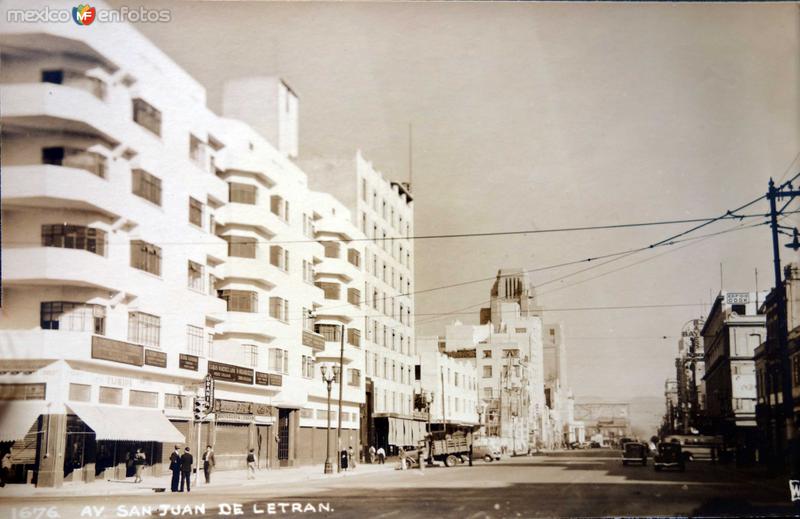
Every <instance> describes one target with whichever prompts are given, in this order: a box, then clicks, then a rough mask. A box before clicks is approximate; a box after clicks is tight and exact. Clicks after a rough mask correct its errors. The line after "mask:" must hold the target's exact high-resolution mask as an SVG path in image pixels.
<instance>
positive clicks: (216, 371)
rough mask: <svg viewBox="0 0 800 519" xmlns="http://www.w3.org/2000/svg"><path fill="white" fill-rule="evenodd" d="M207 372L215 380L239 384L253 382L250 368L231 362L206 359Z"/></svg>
mask: <svg viewBox="0 0 800 519" xmlns="http://www.w3.org/2000/svg"><path fill="white" fill-rule="evenodd" d="M208 374H209V375H211V376H212V377H214V378H215V379H217V380H227V381H229V382H239V383H240V384H252V383H253V370H252V369H249V368H243V367H241V366H234V365H232V364H222V363H221V362H213V361H208Z"/></svg>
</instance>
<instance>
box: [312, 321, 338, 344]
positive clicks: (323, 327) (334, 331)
mask: <svg viewBox="0 0 800 519" xmlns="http://www.w3.org/2000/svg"><path fill="white" fill-rule="evenodd" d="M314 331H316V332H317V333H318V334H320V335H322V336H323V337H325V341H326V342H339V341H341V335H339V333H340V332H341V327H339V326H337V325H335V324H315V325H314Z"/></svg>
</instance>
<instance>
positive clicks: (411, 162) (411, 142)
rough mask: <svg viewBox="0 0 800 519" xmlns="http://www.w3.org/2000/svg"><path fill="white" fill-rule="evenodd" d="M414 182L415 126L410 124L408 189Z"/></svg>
mask: <svg viewBox="0 0 800 519" xmlns="http://www.w3.org/2000/svg"><path fill="white" fill-rule="evenodd" d="M413 181H414V125H413V124H412V123H408V189H409V191H410V190H411V189H412V183H413Z"/></svg>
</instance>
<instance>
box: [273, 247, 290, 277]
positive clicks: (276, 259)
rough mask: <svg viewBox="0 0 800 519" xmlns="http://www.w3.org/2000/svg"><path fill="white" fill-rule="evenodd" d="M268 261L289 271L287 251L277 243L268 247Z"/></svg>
mask: <svg viewBox="0 0 800 519" xmlns="http://www.w3.org/2000/svg"><path fill="white" fill-rule="evenodd" d="M269 262H270V263H271V264H272V265H274V266H276V267H278V268H279V269H281V270H283V271H285V272H289V251H288V250H286V249H284V248H283V247H280V246H278V245H272V246H271V247H270V248H269Z"/></svg>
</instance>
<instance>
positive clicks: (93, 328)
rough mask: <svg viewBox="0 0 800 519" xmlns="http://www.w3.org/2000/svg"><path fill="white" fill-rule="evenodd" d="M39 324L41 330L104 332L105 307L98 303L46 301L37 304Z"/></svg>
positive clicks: (101, 333) (100, 333)
mask: <svg viewBox="0 0 800 519" xmlns="http://www.w3.org/2000/svg"><path fill="white" fill-rule="evenodd" d="M39 311H40V314H39V317H40V319H39V320H40V324H41V327H42V329H43V330H66V331H71V332H92V333H95V334H97V335H105V333H106V308H105V307H104V306H100V305H90V304H86V303H73V302H68V301H48V302H42V303H40V305H39Z"/></svg>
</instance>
